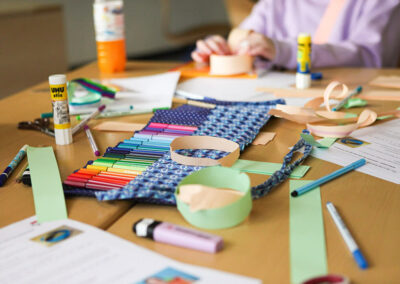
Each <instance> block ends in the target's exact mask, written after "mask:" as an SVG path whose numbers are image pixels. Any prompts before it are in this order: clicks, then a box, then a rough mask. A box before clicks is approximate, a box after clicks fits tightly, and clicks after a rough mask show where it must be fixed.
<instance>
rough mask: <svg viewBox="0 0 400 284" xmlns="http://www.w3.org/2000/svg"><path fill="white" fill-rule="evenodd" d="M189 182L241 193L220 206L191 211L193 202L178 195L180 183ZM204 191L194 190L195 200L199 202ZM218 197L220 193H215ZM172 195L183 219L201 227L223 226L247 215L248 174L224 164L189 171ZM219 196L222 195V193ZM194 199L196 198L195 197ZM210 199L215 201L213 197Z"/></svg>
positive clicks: (214, 227)
mask: <svg viewBox="0 0 400 284" xmlns="http://www.w3.org/2000/svg"><path fill="white" fill-rule="evenodd" d="M189 185H194V186H196V187H198V186H199V185H203V186H206V187H208V189H209V188H214V189H218V190H224V189H228V190H235V191H238V192H240V197H239V198H236V199H235V200H234V201H233V202H232V203H229V204H227V205H225V206H222V207H219V208H210V209H207V207H204V206H203V207H202V209H201V210H195V211H194V210H191V206H193V204H188V203H186V202H184V201H182V200H181V198H180V189H181V187H184V186H189ZM195 190H196V188H195ZM203 193H204V192H201V191H198V192H196V194H197V196H195V197H198V199H197V201H200V202H202V200H201V199H202V198H203V197H204V194H203ZM208 197H209V200H210V199H212V196H210V195H209V196H208ZM218 197H219V198H221V195H216V198H218ZM175 198H176V203H177V207H178V210H179V212H180V213H181V214H182V216H183V217H184V218H185V219H186V221H188V222H189V223H190V224H192V225H194V226H196V227H199V228H203V229H224V228H229V227H233V226H236V225H238V224H240V223H241V222H243V220H244V219H246V217H247V216H248V215H249V214H250V211H251V208H252V199H251V190H250V179H249V177H248V176H247V175H246V174H244V173H241V172H240V171H238V170H234V169H231V168H225V167H208V168H204V169H201V170H200V171H197V172H194V173H192V174H191V175H188V176H187V177H185V178H184V179H183V180H182V181H181V182H180V183H179V185H178V187H177V190H176V192H175ZM222 198H224V197H223V196H222ZM194 201H195V202H196V200H194ZM213 202H214V203H215V200H213ZM221 204H222V203H221ZM203 205H204V204H203ZM210 207H212V206H210Z"/></svg>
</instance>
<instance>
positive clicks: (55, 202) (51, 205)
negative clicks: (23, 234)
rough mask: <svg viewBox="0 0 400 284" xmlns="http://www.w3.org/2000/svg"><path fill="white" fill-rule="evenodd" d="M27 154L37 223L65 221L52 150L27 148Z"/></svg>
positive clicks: (56, 166) (57, 172)
mask: <svg viewBox="0 0 400 284" xmlns="http://www.w3.org/2000/svg"><path fill="white" fill-rule="evenodd" d="M27 152H28V162H29V170H30V173H31V180H32V191H33V199H34V202H35V211H36V217H37V220H38V222H39V223H42V222H47V221H55V220H63V219H67V218H68V216H67V207H66V205H65V198H64V192H63V188H62V184H61V178H60V172H59V171H58V165H57V161H56V157H55V156H54V152H53V148H52V147H43V148H35V147H28V151H27Z"/></svg>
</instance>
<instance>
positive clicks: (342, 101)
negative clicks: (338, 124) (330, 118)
mask: <svg viewBox="0 0 400 284" xmlns="http://www.w3.org/2000/svg"><path fill="white" fill-rule="evenodd" d="M361 91H362V87H361V86H358V87H357V88H355V89H354V90H353V91H352V92H351V93H350V94H348V96H347V97H345V98H344V99H343V100H341V101H340V102H339V103H338V104H337V106H335V107H334V108H333V109H332V110H333V111H338V110H339V109H341V108H342V107H343V106H344V105H345V104H346V103H347V101H348V100H349V99H351V98H352V97H354V96H355V95H358V94H359V93H361Z"/></svg>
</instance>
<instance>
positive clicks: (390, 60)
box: [192, 0, 400, 69]
mask: <svg viewBox="0 0 400 284" xmlns="http://www.w3.org/2000/svg"><path fill="white" fill-rule="evenodd" d="M330 1H338V0H260V1H259V2H258V3H257V4H256V5H255V6H254V8H253V10H252V12H251V14H250V16H248V17H247V18H246V19H245V20H244V21H243V22H242V23H241V25H240V26H239V27H240V28H243V29H248V30H252V31H253V32H252V33H250V34H249V35H248V36H247V38H246V40H245V41H246V44H242V45H241V47H240V48H238V50H235V51H233V52H234V53H237V54H244V53H247V54H250V55H252V56H257V57H259V58H262V59H266V60H268V61H269V62H270V63H271V65H275V66H280V67H285V68H289V69H295V68H296V56H297V36H298V34H300V33H309V34H310V35H311V36H313V35H314V34H315V33H316V31H317V28H318V26H319V24H320V21H321V19H322V18H323V15H324V13H325V10H326V9H327V7H328V5H329V4H330ZM342 1H343V0H342ZM344 1H345V2H344V4H343V6H342V7H341V9H340V12H339V13H338V14H337V18H336V19H335V21H334V25H333V26H332V28H331V30H330V31H329V33H330V34H329V36H328V37H327V41H326V42H325V43H321V44H313V46H312V54H311V57H312V65H313V66H314V67H335V66H342V67H346V66H347V67H374V68H379V67H396V66H397V63H398V62H399V57H400V0H344ZM211 54H230V50H229V47H228V45H227V43H226V40H225V39H224V38H223V37H221V36H218V35H214V36H210V37H208V38H206V39H204V40H198V41H197V43H196V50H195V51H193V52H192V58H193V60H195V61H197V62H208V60H209V56H210V55H211Z"/></svg>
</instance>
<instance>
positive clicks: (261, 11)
mask: <svg viewBox="0 0 400 284" xmlns="http://www.w3.org/2000/svg"><path fill="white" fill-rule="evenodd" d="M272 1H273V0H260V1H258V3H257V4H256V5H254V7H253V9H252V11H251V14H250V15H249V16H248V17H247V18H246V19H245V20H244V21H243V22H242V23H241V24H240V26H239V27H240V28H242V29H248V30H253V31H255V32H257V33H261V34H264V35H266V36H270V35H269V33H268V29H267V22H268V19H267V18H268V12H269V11H271V10H272V4H273V3H272Z"/></svg>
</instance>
